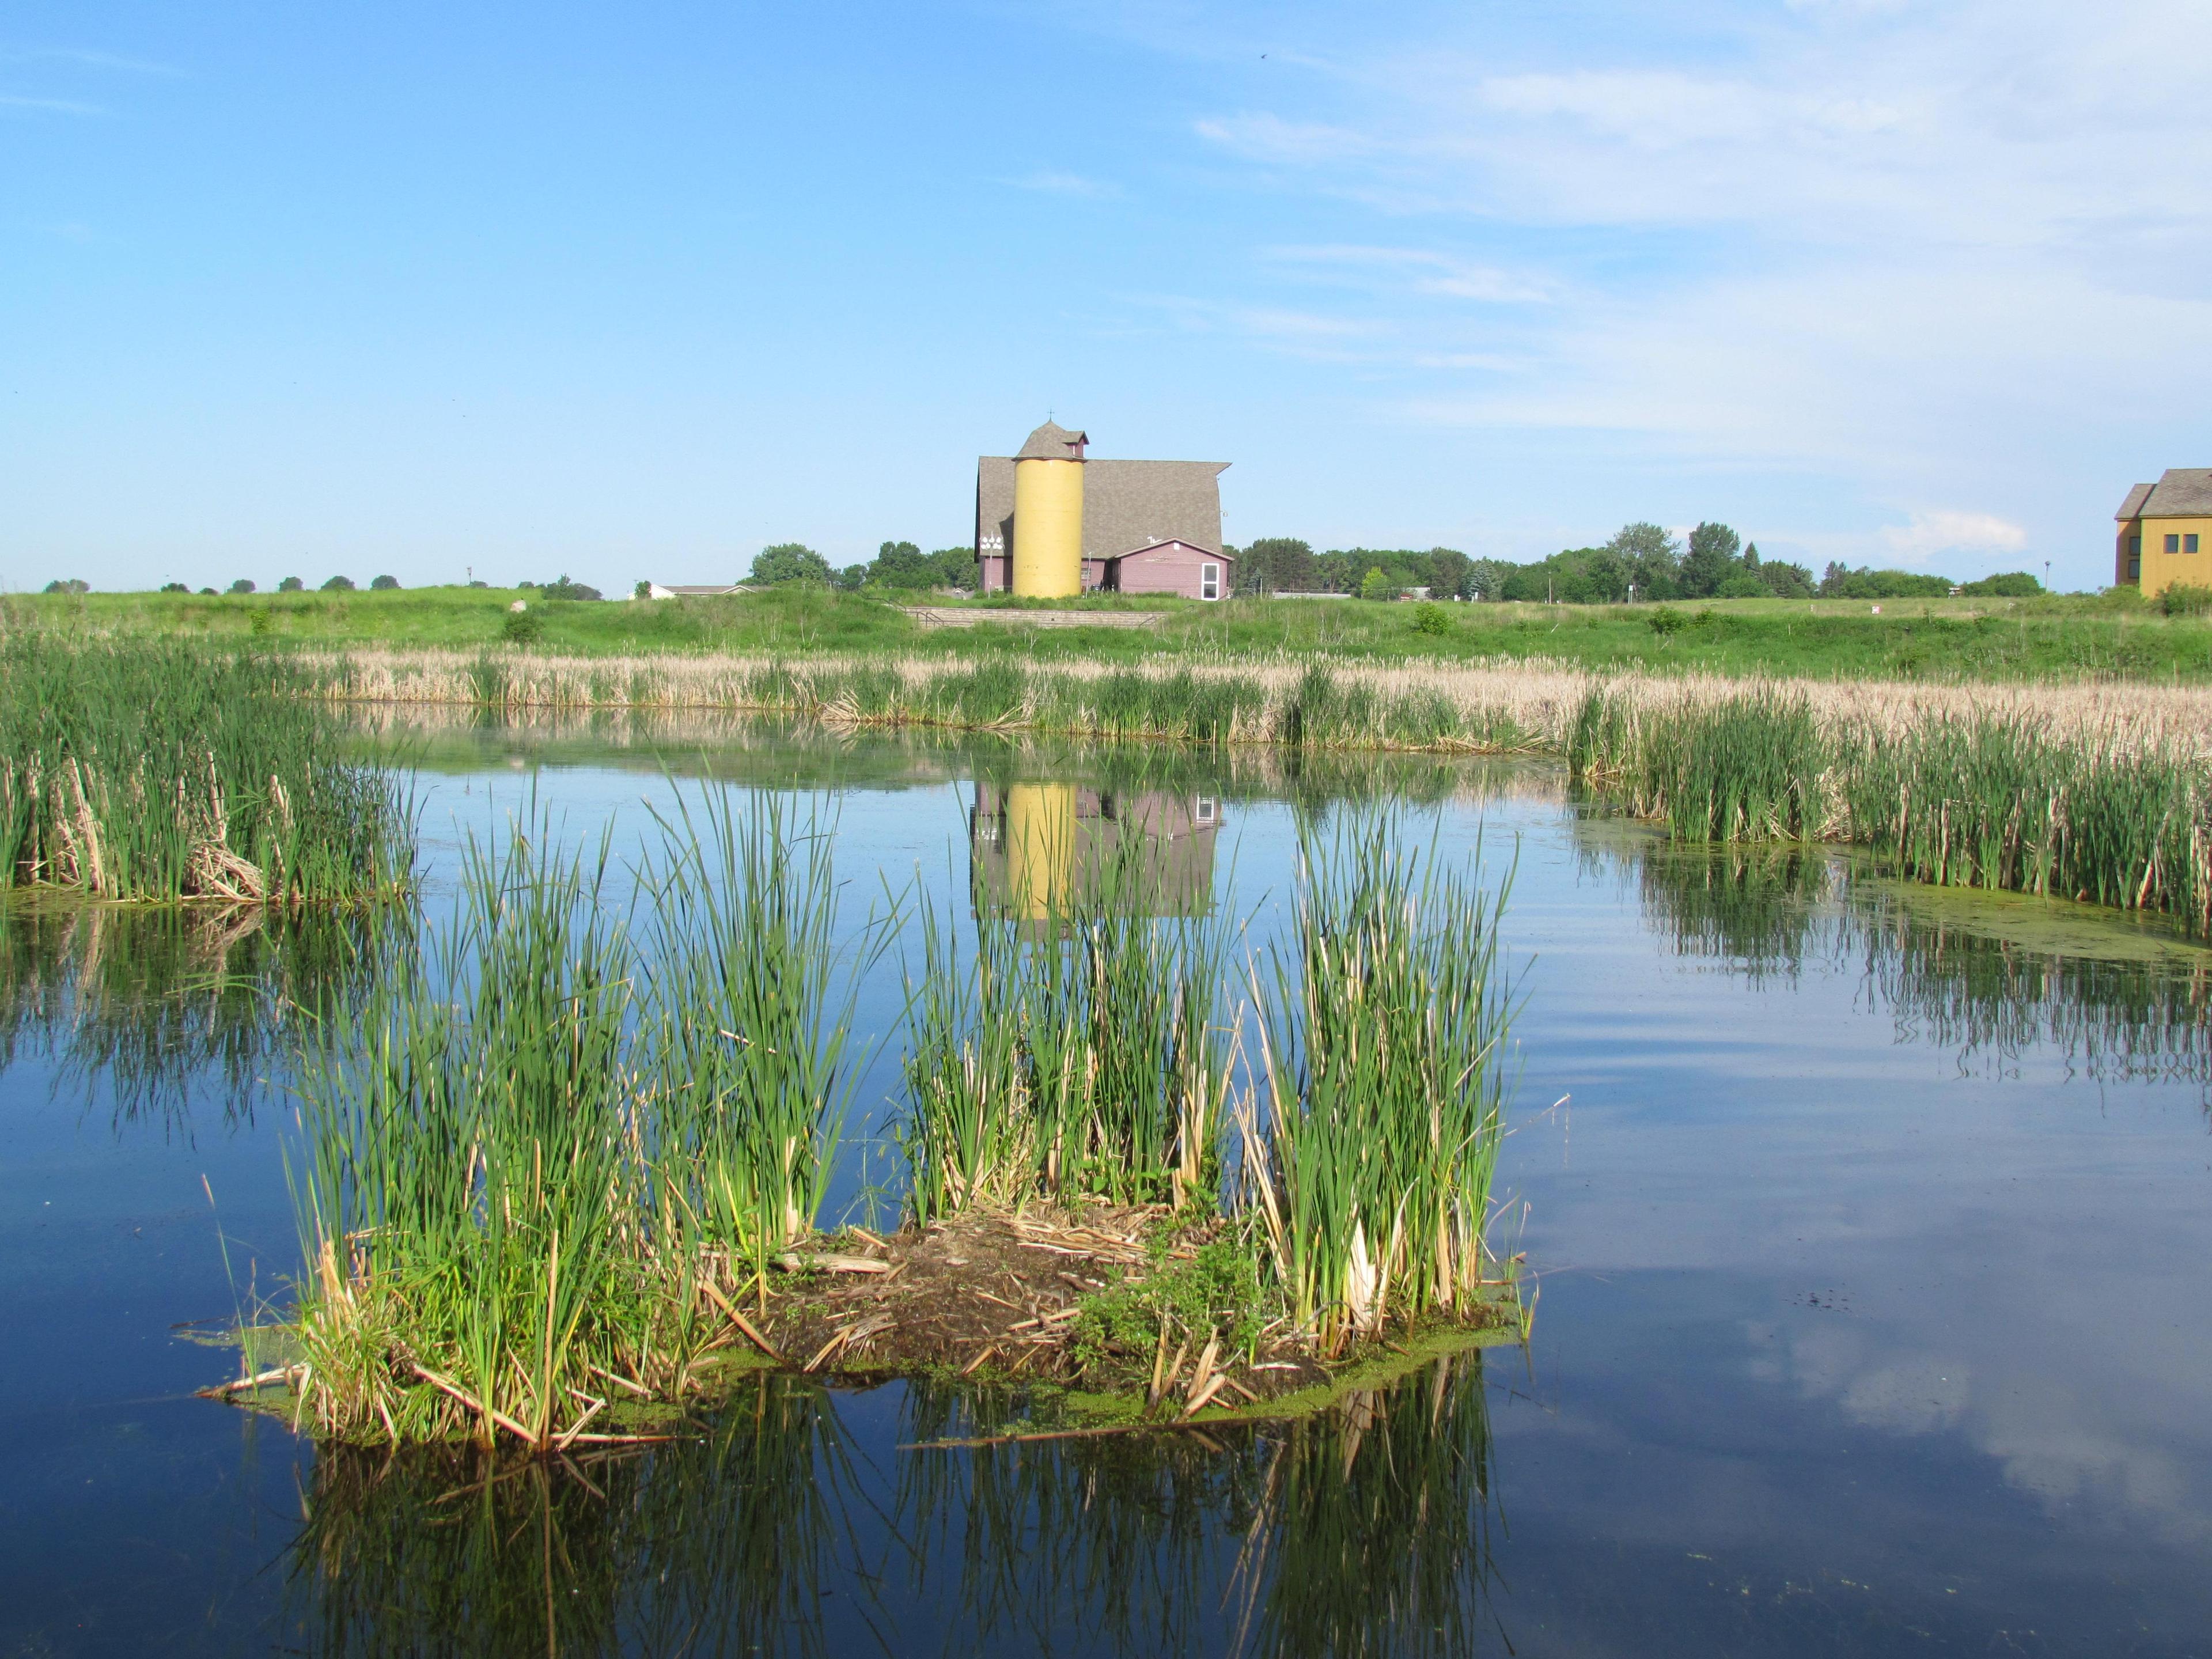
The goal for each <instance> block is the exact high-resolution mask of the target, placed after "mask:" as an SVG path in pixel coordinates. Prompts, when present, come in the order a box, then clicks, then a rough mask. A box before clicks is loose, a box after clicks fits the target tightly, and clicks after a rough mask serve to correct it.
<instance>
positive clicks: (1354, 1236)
mask: <svg viewBox="0 0 2212 1659" xmlns="http://www.w3.org/2000/svg"><path fill="white" fill-rule="evenodd" d="M1510 886H1511V881H1510V876H1509V877H1508V878H1507V880H1506V881H1505V882H1504V883H1503V884H1500V886H1499V888H1498V890H1497V891H1496V892H1495V893H1494V894H1493V893H1492V892H1491V891H1490V890H1486V889H1485V888H1484V887H1482V886H1481V885H1480V884H1479V883H1478V882H1477V881H1476V880H1475V879H1474V878H1472V877H1470V876H1469V875H1468V874H1466V873H1463V872H1459V871H1455V870H1450V869H1448V868H1446V867H1445V866H1443V863H1442V862H1441V860H1439V859H1438V857H1437V854H1436V852H1435V850H1434V849H1433V848H1431V849H1429V850H1428V851H1426V852H1425V853H1424V852H1423V851H1421V850H1419V849H1417V848H1407V846H1405V845H1404V843H1403V841H1402V839H1401V836H1400V834H1399V831H1398V829H1397V826H1396V825H1395V823H1394V822H1393V821H1392V820H1391V818H1390V817H1389V816H1388V815H1387V814H1385V813H1383V812H1379V811H1373V810H1355V811H1349V812H1346V813H1344V814H1342V815H1340V816H1339V817H1335V818H1334V820H1333V821H1332V822H1331V823H1329V824H1327V825H1322V824H1317V823H1314V822H1313V821H1311V820H1309V821H1308V822H1307V823H1305V824H1304V826H1302V828H1301V831H1300V836H1299V856H1298V888H1297V898H1296V903H1295V912H1294V915H1293V917H1292V924H1291V925H1292V939H1291V943H1290V945H1289V946H1288V947H1287V948H1285V947H1283V946H1280V945H1279V946H1277V947H1275V948H1274V949H1273V951H1271V953H1270V961H1269V973H1268V977H1267V984H1266V985H1265V986H1264V987H1262V986H1261V984H1260V983H1259V982H1258V976H1257V975H1256V974H1255V998H1256V999H1257V1000H1258V1001H1259V1002H1260V1004H1261V1084H1262V1086H1263V1089H1264V1094H1265V1099H1266V1114H1265V1116H1264V1119H1263V1118H1262V1116H1261V1112H1260V1109H1259V1105H1258V1102H1257V1101H1256V1100H1252V1099H1249V1098H1248V1101H1247V1103H1246V1107H1245V1109H1243V1111H1242V1112H1241V1113H1240V1117H1239V1121H1240V1127H1241V1130H1242V1137H1243V1180H1244V1182H1245V1184H1246V1189H1247V1196H1246V1198H1245V1202H1246V1203H1247V1204H1248V1205H1249V1207H1250V1208H1251V1209H1252V1210H1253V1212H1255V1214H1256V1216H1257V1218H1258V1219H1259V1222H1260V1224H1261V1231H1262V1236H1263V1237H1264V1239H1265V1243H1266V1248H1267V1253H1268V1255H1269V1258H1270V1261H1271V1263H1272V1266H1273V1272H1274V1273H1275V1275H1276V1278H1277V1279H1278V1280H1279V1283H1280V1285H1281V1286H1282V1288H1283V1291H1284V1293H1285V1297H1286V1298H1287V1300H1288V1303H1289V1305H1290V1310H1291V1315H1292V1317H1293V1318H1294V1319H1295V1321H1296V1322H1297V1324H1298V1325H1299V1327H1300V1328H1304V1329H1306V1330H1309V1331H1311V1332H1313V1333H1314V1334H1316V1336H1317V1337H1318V1338H1319V1339H1320V1340H1321V1343H1322V1347H1323V1350H1324V1351H1325V1352H1338V1351H1340V1350H1341V1348H1342V1347H1343V1346H1344V1345H1345V1344H1346V1342H1347V1341H1349V1340H1352V1338H1354V1337H1356V1336H1359V1335H1364V1334H1371V1333H1373V1332H1375V1331H1376V1330H1378V1329H1379V1328H1381V1327H1382V1325H1383V1322H1385V1321H1386V1320H1387V1319H1389V1318H1392V1317H1402V1318H1419V1317H1421V1316H1425V1315H1427V1314H1430V1313H1432V1312H1448V1311H1450V1310H1455V1309H1463V1308H1465V1307H1466V1306H1467V1305H1468V1304H1469V1303H1470V1302H1471V1301H1472V1300H1474V1298H1475V1297H1477V1296H1478V1295H1479V1287H1480V1284H1481V1282H1482V1280H1483V1277H1484V1270H1485V1265H1484V1264H1485V1255H1484V1232H1485V1228H1486V1223H1487V1221H1488V1218H1489V1216H1488V1211H1489V1202H1490V1185H1491V1179H1492V1173H1493V1171H1494V1170H1495V1168H1496V1164H1497V1158H1498V1142H1499V1139H1500V1136H1501V1133H1502V1132H1503V1114H1504V1097H1505V1093H1506V1079H1505V1074H1504V1052H1503V1049H1504V1042H1505V1039H1506V1036H1507V1032H1508V1029H1509V1026H1510V1000H1509V987H1508V985H1507V982H1506V976H1505V975H1504V972H1503V970H1502V969H1501V968H1500V966H1499V963H1498V916H1499V913H1500V910H1501V908H1502V907H1503V905H1504V900H1505V897H1506V895H1507V893H1508V892H1509V891H1510Z"/></svg>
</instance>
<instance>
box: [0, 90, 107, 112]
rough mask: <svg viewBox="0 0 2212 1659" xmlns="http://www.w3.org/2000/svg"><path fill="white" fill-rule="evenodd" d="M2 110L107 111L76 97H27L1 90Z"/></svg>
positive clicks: (0, 105) (0, 107)
mask: <svg viewBox="0 0 2212 1659" xmlns="http://www.w3.org/2000/svg"><path fill="white" fill-rule="evenodd" d="M0 110H17V111H20V112H22V113H24V114H27V115H105V114H106V113H107V112H106V110H104V109H102V108H101V107H100V106H99V105H97V104H86V103H81V102H79V101H78V100H76V99H74V98H27V97H24V96H22V95H21V94H17V93H10V92H0Z"/></svg>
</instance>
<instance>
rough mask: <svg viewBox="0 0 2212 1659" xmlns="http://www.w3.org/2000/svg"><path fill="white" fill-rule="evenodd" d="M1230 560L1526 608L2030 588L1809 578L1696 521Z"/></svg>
mask: <svg viewBox="0 0 2212 1659" xmlns="http://www.w3.org/2000/svg"><path fill="white" fill-rule="evenodd" d="M1227 551H1228V552H1229V553H1230V555H1231V556H1232V557H1233V558H1235V560H1236V561H1237V577H1236V585H1237V592H1239V593H1246V594H1264V593H1356V594H1359V595H1361V596H1363V597H1364V598H1369V599H1395V598H1396V597H1397V596H1398V595H1400V594H1401V593H1404V592H1409V591H1412V590H1414V589H1418V588H1425V589H1427V590H1428V592H1429V596H1430V597H1431V598H1432V599H1516V600H1522V601H1526V602H1530V603H1534V604H1546V603H1552V604H1560V605H1618V604H1621V603H1624V602H1626V601H1628V600H1631V599H1636V600H1644V599H1812V598H1815V597H1818V598H1821V599H1910V598H1919V597H1936V596H1940V595H1944V594H1948V593H1950V592H1953V591H1954V590H1955V591H1957V592H1962V593H1972V594H1985V595H1997V596H2014V597H2017V596H2024V595H2027V594H2033V593H2039V592H2042V591H2043V586H2042V584H2041V583H2040V582H2039V581H2037V580H2035V578H2034V577H2033V576H2032V575H2030V574H2027V572H2025V571H2013V572H2009V573H2008V574H2003V575H1999V576H1987V577H1984V578H1983V579H1982V580H1979V581H1972V582H1966V583H1958V582H1954V581H1953V580H1951V579H1950V578H1949V577H1948V576H1937V575H1928V574H1921V573H1918V572H1915V571H1909V570H1877V569H1872V568H1854V567H1853V566H1850V565H1848V564H1842V563H1836V562H1831V563H1830V564H1829V565H1828V567H1827V568H1826V569H1825V570H1824V571H1822V573H1821V574H1820V575H1819V576H1818V577H1815V576H1814V574H1813V573H1812V572H1811V571H1810V570H1808V568H1806V567H1805V566H1803V565H1802V564H1795V563H1792V562H1790V561H1788V560H1786V559H1762V558H1761V557H1759V544H1758V543H1756V542H1753V543H1751V544H1745V543H1744V542H1743V540H1742V538H1741V537H1739V536H1738V535H1737V534H1736V532H1735V531H1734V530H1732V529H1730V528H1729V526H1727V525H1724V524H1700V525H1699V526H1698V527H1697V528H1696V529H1694V530H1692V532H1690V534H1689V537H1688V538H1687V540H1686V541H1683V540H1680V539H1677V538H1675V537H1674V536H1672V535H1670V534H1669V533H1668V532H1667V531H1666V530H1664V529H1662V527H1661V526H1658V525H1656V524H1642V523H1639V524H1631V525H1624V526H1621V528H1620V531H1619V532H1618V533H1616V534H1615V535H1614V536H1613V538H1612V539H1611V540H1610V541H1607V543H1605V544H1604V545H1602V546H1601V547H1571V548H1566V549H1564V550H1561V551H1559V552H1557V553H1554V554H1553V555H1551V556H1549V557H1548V558H1543V559H1536V560H1533V561H1531V562H1528V563H1527V564H1514V563H1511V562H1509V561H1506V560H1504V559H1475V558H1469V557H1468V556H1467V555H1466V554H1464V553H1462V552H1461V551H1459V550H1457V549H1455V548H1449V547H1432V548H1431V549H1429V550H1428V551H1426V552H1425V553H1423V552H1416V551H1413V550H1409V549H1404V548H1396V549H1381V548H1367V547H1353V548H1344V549H1332V550H1329V551H1328V552H1326V553H1316V552H1315V551H1314V550H1313V548H1312V547H1311V546H1310V544H1307V543H1305V542H1303V541H1298V540H1296V539H1294V538H1290V537H1264V538H1261V539H1260V540H1258V541H1255V542H1252V543H1250V544H1249V545H1247V546H1245V547H1244V548H1243V549H1241V550H1240V549H1237V548H1233V547H1232V548H1230V549H1228V550H1227Z"/></svg>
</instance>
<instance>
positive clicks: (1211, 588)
mask: <svg viewBox="0 0 2212 1659" xmlns="http://www.w3.org/2000/svg"><path fill="white" fill-rule="evenodd" d="M1198 597H1199V598H1200V599H1219V598H1220V597H1221V567H1220V566H1219V565H1218V564H1202V565H1200V566H1199V568H1198Z"/></svg>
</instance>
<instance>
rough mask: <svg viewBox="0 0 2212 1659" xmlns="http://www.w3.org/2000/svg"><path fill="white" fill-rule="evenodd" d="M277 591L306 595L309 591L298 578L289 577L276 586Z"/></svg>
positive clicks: (305, 584)
mask: <svg viewBox="0 0 2212 1659" xmlns="http://www.w3.org/2000/svg"><path fill="white" fill-rule="evenodd" d="M276 591H277V592H279V593H304V592H307V583H305V582H303V581H301V580H300V579H299V578H298V577H297V576H287V577H285V578H284V580H283V581H281V582H278V583H277V584H276Z"/></svg>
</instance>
